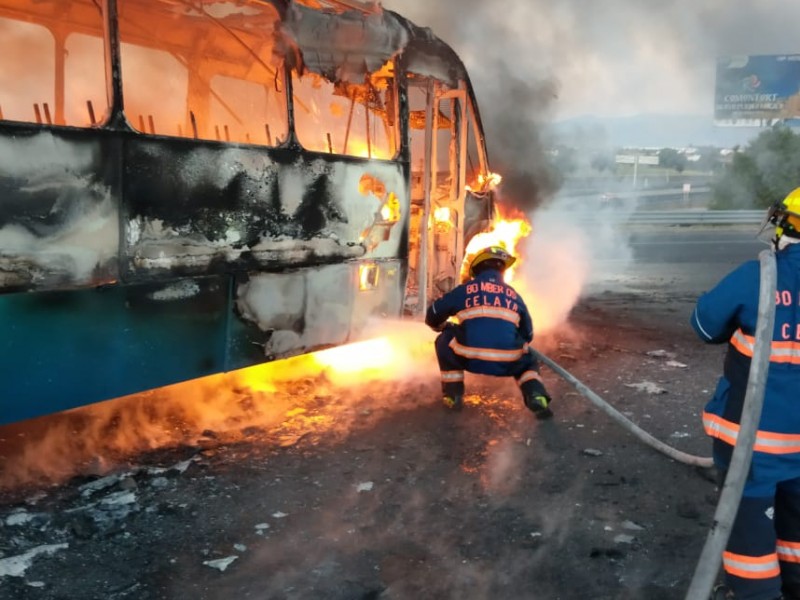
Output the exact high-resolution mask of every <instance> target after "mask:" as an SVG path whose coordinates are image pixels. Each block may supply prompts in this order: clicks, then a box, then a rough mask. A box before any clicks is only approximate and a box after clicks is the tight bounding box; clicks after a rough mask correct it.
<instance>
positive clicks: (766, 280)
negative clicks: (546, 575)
mask: <svg viewBox="0 0 800 600" xmlns="http://www.w3.org/2000/svg"><path fill="white" fill-rule="evenodd" d="M759 258H760V259H761V281H760V285H759V295H758V317H757V320H756V331H755V338H756V342H755V347H754V348H753V358H752V359H751V360H750V374H749V378H748V380H747V390H746V392H745V396H744V406H743V408H742V417H741V419H740V423H739V433H738V434H737V436H736V446H735V447H734V449H733V455H732V456H731V463H730V466H729V467H728V473H727V475H726V476H725V484H724V485H723V486H722V492H721V493H720V496H719V500H718V501H717V510H716V511H715V513H714V521H713V523H712V524H711V530H710V531H709V533H708V537H707V538H706V543H705V546H703V551H702V552H701V554H700V559H699V560H698V562H697V566H696V567H695V572H694V576H693V577H692V582H691V584H690V586H689V591H688V592H687V594H686V600H705V599H706V598H708V596H709V593H710V592H711V588H712V587H713V585H714V581H715V580H716V578H717V574H718V573H719V566H720V563H721V562H722V551H723V550H724V549H725V546H726V544H727V543H728V538H729V537H730V533H731V528H732V526H733V520H734V518H735V517H736V511H737V510H738V509H739V502H740V500H741V498H742V491H743V490H744V484H745V480H746V479H747V473H748V471H749V469H750V461H751V459H752V457H753V445H754V444H755V441H756V434H757V433H758V423H759V420H760V419H761V407H762V406H763V405H764V389H765V388H766V385H767V372H768V370H769V358H770V353H771V350H772V332H773V328H774V325H775V300H774V298H775V289H776V287H777V280H778V275H777V267H776V265H775V253H774V252H772V251H771V250H762V251H761V254H760V255H759Z"/></svg>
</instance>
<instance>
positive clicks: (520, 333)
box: [425, 246, 553, 419]
mask: <svg viewBox="0 0 800 600" xmlns="http://www.w3.org/2000/svg"><path fill="white" fill-rule="evenodd" d="M515 261H516V259H515V258H514V257H513V256H511V255H510V254H509V253H508V252H506V251H505V249H503V248H501V247H499V246H491V247H489V248H485V249H483V250H481V251H480V252H478V253H477V254H476V255H475V257H474V258H473V259H472V262H471V263H470V265H469V276H470V280H469V281H467V282H466V283H464V284H462V285H460V286H458V287H457V288H455V289H454V290H452V291H450V292H448V293H447V294H445V295H444V296H442V297H441V298H439V299H438V300H436V301H435V302H434V303H433V304H431V305H430V307H429V308H428V312H427V314H426V315H425V322H426V323H427V324H428V325H429V326H430V327H431V328H433V329H434V330H436V331H441V333H440V334H439V335H438V336H437V338H436V357H437V358H438V360H439V369H440V370H441V372H442V392H443V394H444V404H445V406H447V407H449V408H453V409H456V410H458V409H461V407H462V406H463V402H464V371H469V372H470V373H480V374H483V375H495V376H512V377H514V379H515V380H516V381H517V384H518V385H519V387H520V390H521V391H522V397H523V400H524V401H525V406H527V407H528V408H529V409H530V410H531V411H533V413H534V414H535V415H536V417H537V418H539V419H547V418H549V417H551V416H553V413H552V411H551V410H550V397H549V396H548V395H547V391H546V390H545V387H544V384H543V383H542V379H541V377H540V375H539V364H538V361H537V360H536V359H535V358H534V356H533V355H532V354H531V353H530V352H528V344H530V343H531V341H532V340H533V323H532V322H531V316H530V314H529V313H528V309H527V307H526V306H525V302H524V301H523V300H522V297H521V296H520V295H519V294H518V293H517V292H516V290H515V289H514V288H512V287H511V286H510V285H507V284H506V283H505V282H504V281H503V273H504V272H505V270H506V269H507V268H508V267H510V266H511V265H512V264H514V262H515ZM449 317H456V318H457V319H458V322H459V325H454V324H452V323H448V322H447V319H448V318H449Z"/></svg>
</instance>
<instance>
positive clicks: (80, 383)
mask: <svg viewBox="0 0 800 600" xmlns="http://www.w3.org/2000/svg"><path fill="white" fill-rule="evenodd" d="M230 287H231V286H230V277H228V276H220V277H206V278H193V279H184V280H181V281H176V282H173V283H160V284H152V283H148V284H140V285H129V286H108V287H103V288H94V289H82V290H72V291H59V292H32V293H23V294H19V293H17V294H6V295H0V324H2V330H3V338H2V340H0V382H1V387H0V389H1V390H2V392H0V424H6V423H11V422H14V421H20V420H23V419H28V418H31V417H36V416H40V415H44V414H49V413H53V412H58V411H62V410H66V409H70V408H75V407H78V406H82V405H85V404H90V403H92V402H98V401H101V400H107V399H110V398H116V397H119V396H124V395H127V394H131V393H135V392H138V391H142V390H146V389H151V388H155V387H160V386H164V385H169V384H171V383H176V382H179V381H183V380H187V379H194V378H197V377H202V376H205V375H209V374H212V373H218V372H220V371H223V370H224V368H225V358H226V357H225V348H226V337H227V326H228V323H227V321H228V318H229V315H230V309H229V307H230Z"/></svg>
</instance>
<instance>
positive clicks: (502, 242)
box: [461, 214, 532, 283]
mask: <svg viewBox="0 0 800 600" xmlns="http://www.w3.org/2000/svg"><path fill="white" fill-rule="evenodd" d="M531 231H532V228H531V224H530V222H529V221H528V219H526V218H525V216H524V215H519V216H511V215H509V216H503V215H501V214H498V215H497V218H496V219H495V221H494V223H492V228H491V229H490V230H489V231H485V232H483V233H479V234H477V235H476V236H475V237H473V238H472V239H471V240H470V241H469V244H467V249H466V251H465V252H464V263H463V267H462V269H461V274H462V279H463V278H464V276H465V275H466V274H467V273H468V271H469V263H470V262H471V261H472V259H473V258H474V256H475V254H476V253H478V252H479V251H480V250H482V249H483V248H487V247H489V246H501V247H503V248H505V249H506V250H507V251H508V252H509V253H510V254H512V255H513V256H516V257H517V262H516V263H514V265H513V266H512V267H511V268H510V269H508V270H507V271H506V272H505V280H506V282H508V283H511V282H512V281H513V280H514V273H515V272H516V271H517V269H518V267H519V265H520V263H521V260H520V257H519V252H518V251H517V246H518V244H519V243H520V241H522V240H523V239H524V238H526V237H527V236H528V235H529V234H530V233H531Z"/></svg>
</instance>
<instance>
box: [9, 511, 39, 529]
mask: <svg viewBox="0 0 800 600" xmlns="http://www.w3.org/2000/svg"><path fill="white" fill-rule="evenodd" d="M32 520H33V515H32V514H31V513H29V512H27V511H26V510H25V509H22V510H18V511H16V512H13V513H11V514H10V515H8V517H6V525H8V526H10V527H13V526H15V525H24V524H25V523H27V522H29V521H32Z"/></svg>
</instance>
